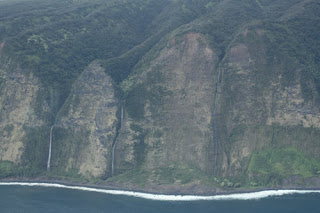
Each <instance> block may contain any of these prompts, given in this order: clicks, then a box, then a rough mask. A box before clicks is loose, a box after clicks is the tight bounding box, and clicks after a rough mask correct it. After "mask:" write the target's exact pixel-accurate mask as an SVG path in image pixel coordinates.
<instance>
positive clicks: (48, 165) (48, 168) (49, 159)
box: [47, 125, 54, 171]
mask: <svg viewBox="0 0 320 213" xmlns="http://www.w3.org/2000/svg"><path fill="white" fill-rule="evenodd" d="M53 127H54V125H52V126H51V129H50V145H49V156H48V162H47V170H48V171H50V161H51V148H52V130H53Z"/></svg>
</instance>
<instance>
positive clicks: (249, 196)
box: [0, 182, 320, 201]
mask: <svg viewBox="0 0 320 213" xmlns="http://www.w3.org/2000/svg"><path fill="white" fill-rule="evenodd" d="M0 186H35V187H37V186H38V187H54V188H64V189H72V190H80V191H89V192H98V193H104V194H110V195H125V196H132V197H138V198H143V199H148V200H158V201H200V200H258V199H262V198H267V197H272V196H282V195H290V194H309V193H320V190H294V189H290V190H289V189H288V190H282V189H281V190H265V191H258V192H248V193H235V194H228V195H213V196H200V195H199V196H197V195H165V194H151V193H144V192H134V191H123V190H108V189H98V188H91V187H83V186H69V185H64V184H56V183H27V182H0Z"/></svg>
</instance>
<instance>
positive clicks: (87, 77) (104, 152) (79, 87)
mask: <svg viewBox="0 0 320 213" xmlns="http://www.w3.org/2000/svg"><path fill="white" fill-rule="evenodd" d="M118 107H119V101H118V99H117V98H116V97H115V90H114V85H113V82H112V80H111V79H110V77H109V76H107V75H106V74H105V73H104V72H103V69H102V68H101V67H100V65H99V64H98V63H97V62H93V63H91V64H90V65H89V66H88V67H87V68H86V69H85V70H84V71H83V73H82V74H81V75H80V76H79V77H78V79H77V80H76V82H75V83H74V85H73V87H72V89H71V92H70V94H69V97H68V98H67V100H66V102H65V103H64V105H63V106H62V108H61V110H60V111H59V113H58V115H57V119H56V121H55V123H54V129H53V132H54V134H53V155H52V167H53V169H63V170H66V171H72V170H73V171H76V172H79V174H81V175H83V176H86V177H102V176H105V175H110V171H109V170H110V165H111V146H112V142H113V140H114V137H115V134H116V127H117V122H118V121H117V117H116V112H117V110H118Z"/></svg>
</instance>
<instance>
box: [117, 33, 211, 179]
mask: <svg viewBox="0 0 320 213" xmlns="http://www.w3.org/2000/svg"><path fill="white" fill-rule="evenodd" d="M216 66H217V56H216V54H215V53H214V52H213V50H212V49H211V48H210V47H209V45H208V43H207V41H206V39H205V38H204V36H202V35H200V34H198V33H188V34H186V35H183V36H181V37H174V38H172V39H171V40H170V42H169V44H168V46H167V47H165V48H164V49H163V50H162V51H161V52H160V54H159V56H157V57H156V58H155V59H154V60H153V61H152V62H151V63H150V64H149V65H147V66H146V68H145V70H144V71H143V72H142V73H141V74H140V75H139V77H138V78H137V79H138V83H137V84H136V85H135V86H134V87H133V88H132V90H131V92H130V93H129V99H128V100H127V108H128V112H129V113H128V115H129V117H130V116H131V117H133V118H134V119H135V121H137V120H140V121H139V122H134V121H130V120H129V119H125V120H126V122H125V124H126V126H125V127H124V128H123V130H122V132H121V136H122V137H120V138H119V143H118V147H117V150H118V151H117V152H119V151H120V150H121V152H122V153H123V151H122V150H125V152H127V153H128V154H127V155H125V156H123V159H119V160H122V161H123V163H122V164H123V165H125V164H126V163H132V159H134V160H135V161H136V162H135V163H136V164H138V165H140V166H142V167H143V168H145V170H146V171H149V172H151V173H152V172H154V171H155V170H157V168H161V167H164V168H167V167H172V168H175V167H176V166H177V165H184V166H187V167H188V166H194V167H196V168H199V169H200V170H202V171H203V172H206V173H212V171H213V167H214V165H213V164H212V159H210V156H211V154H210V153H212V152H213V145H212V144H213V130H212V110H213V101H214V96H213V94H214V91H215V83H216V76H217V69H216ZM131 97H134V98H135V99H134V100H133V99H132V98H131ZM137 100H138V101H137ZM137 113H140V114H138V115H137ZM139 116H140V117H139ZM133 133H134V134H133ZM124 135H126V137H127V138H126V139H125V138H124V137H123V136H124ZM132 139H133V140H132ZM129 144H132V145H131V146H130V145H129ZM125 147H126V148H125ZM132 155H134V156H132ZM120 168H121V167H120ZM149 178H150V179H149V181H150V182H152V181H157V179H158V178H159V177H157V175H151V176H150V177H149ZM177 181H179V180H177Z"/></svg>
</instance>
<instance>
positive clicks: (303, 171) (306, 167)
mask: <svg viewBox="0 0 320 213" xmlns="http://www.w3.org/2000/svg"><path fill="white" fill-rule="evenodd" d="M319 170H320V162H319V161H317V160H316V159H314V158H310V157H307V156H305V155H304V154H302V153H301V152H299V151H298V150H296V149H294V148H282V149H273V150H265V151H259V152H255V153H254V154H253V155H252V157H251V160H250V164H249V168H248V172H249V173H252V174H253V175H254V177H253V179H254V181H255V182H257V183H259V185H268V184H275V183H280V182H281V181H282V179H283V178H286V177H290V176H293V175H301V176H302V177H304V178H306V177H312V176H316V175H319V174H318V173H317V172H318V171H319Z"/></svg>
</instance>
